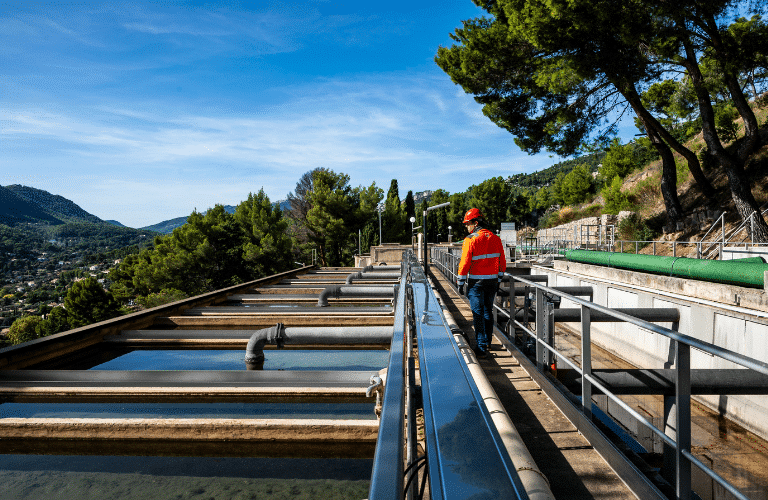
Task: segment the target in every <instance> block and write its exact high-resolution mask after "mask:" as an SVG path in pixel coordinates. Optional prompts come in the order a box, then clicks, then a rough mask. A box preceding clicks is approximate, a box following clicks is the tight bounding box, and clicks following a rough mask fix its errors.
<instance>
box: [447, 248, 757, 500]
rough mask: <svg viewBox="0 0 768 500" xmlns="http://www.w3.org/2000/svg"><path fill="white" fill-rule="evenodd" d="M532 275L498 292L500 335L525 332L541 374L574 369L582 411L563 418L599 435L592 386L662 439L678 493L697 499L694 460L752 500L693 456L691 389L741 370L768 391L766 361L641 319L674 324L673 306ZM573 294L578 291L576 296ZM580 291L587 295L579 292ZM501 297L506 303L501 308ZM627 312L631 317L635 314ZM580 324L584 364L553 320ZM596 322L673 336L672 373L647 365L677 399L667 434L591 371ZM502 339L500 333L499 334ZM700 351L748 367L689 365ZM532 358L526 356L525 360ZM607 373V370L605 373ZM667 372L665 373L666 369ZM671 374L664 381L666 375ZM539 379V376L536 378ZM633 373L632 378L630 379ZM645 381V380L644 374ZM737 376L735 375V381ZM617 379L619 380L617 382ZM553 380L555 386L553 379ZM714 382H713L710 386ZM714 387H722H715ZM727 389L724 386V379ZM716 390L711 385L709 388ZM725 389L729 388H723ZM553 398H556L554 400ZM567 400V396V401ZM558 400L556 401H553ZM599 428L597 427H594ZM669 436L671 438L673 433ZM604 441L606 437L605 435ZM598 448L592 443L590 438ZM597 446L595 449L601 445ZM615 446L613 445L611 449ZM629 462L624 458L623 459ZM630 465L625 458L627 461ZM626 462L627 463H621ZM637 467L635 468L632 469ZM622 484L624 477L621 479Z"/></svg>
mask: <svg viewBox="0 0 768 500" xmlns="http://www.w3.org/2000/svg"><path fill="white" fill-rule="evenodd" d="M435 251H436V254H435V257H434V258H433V263H434V264H435V267H436V268H437V269H439V270H440V272H441V273H443V274H444V275H445V276H446V277H447V278H448V279H451V280H453V281H452V282H453V283H455V280H454V278H453V277H454V273H452V271H451V268H449V267H448V266H447V265H446V264H445V263H446V262H447V263H452V262H453V260H452V259H451V258H447V259H445V260H444V259H443V257H441V256H439V255H437V254H438V253H440V249H435ZM528 278H530V279H527V278H526V277H524V276H512V275H509V274H505V277H504V283H503V286H502V289H501V290H502V293H501V294H500V295H504V296H506V298H508V300H502V301H499V298H498V297H497V299H496V300H497V304H496V306H495V307H496V313H497V314H499V315H502V316H505V317H506V318H507V321H506V322H505V323H506V326H505V328H504V329H505V332H504V333H505V335H506V337H502V338H500V340H501V341H502V343H504V344H505V345H506V346H507V347H508V348H511V349H514V347H512V342H510V337H511V338H512V341H514V335H515V330H517V331H519V332H521V333H522V335H523V336H526V337H527V338H529V339H530V340H531V341H533V342H535V351H536V352H535V361H536V368H537V369H538V372H539V373H541V374H543V373H544V372H547V371H549V370H550V367H551V365H552V362H553V361H554V360H555V359H556V360H557V363H558V364H560V366H562V365H567V366H568V367H569V368H571V369H572V370H574V371H575V373H577V374H578V379H577V380H578V382H579V383H580V386H581V387H580V389H581V398H580V408H578V412H579V415H573V414H568V412H566V411H565V410H564V409H563V407H562V406H561V405H560V404H558V406H560V407H561V410H563V411H564V412H565V413H566V415H567V416H568V417H569V419H571V421H572V422H574V420H577V421H578V422H574V424H576V426H577V427H578V428H579V430H580V431H582V433H583V434H584V435H585V437H587V439H590V441H592V439H591V438H590V436H596V435H597V434H595V433H594V432H592V431H590V432H585V431H586V427H585V424H588V425H589V426H590V427H594V426H592V424H591V423H592V417H593V404H592V392H593V389H594V388H597V389H598V390H600V391H601V392H602V393H603V394H604V395H606V396H607V397H608V398H609V399H610V400H611V401H613V402H614V403H615V404H616V405H618V406H619V407H620V408H622V409H623V410H624V411H626V412H627V413H628V414H629V415H631V416H632V417H633V418H634V419H636V420H637V421H638V422H639V423H641V424H642V425H643V426H645V427H647V428H648V429H649V430H650V431H651V432H652V433H653V434H655V435H656V436H658V437H659V438H660V439H661V440H662V442H663V443H664V445H665V452H667V450H668V454H670V455H672V457H671V458H672V459H673V461H672V464H673V467H674V474H673V475H674V477H673V478H672V482H673V483H674V484H673V486H674V490H675V495H676V498H679V499H685V500H688V499H691V498H694V493H693V491H692V487H691V472H692V468H691V466H692V465H695V466H696V467H698V468H699V469H700V470H701V471H702V472H703V473H704V474H706V475H707V476H709V477H710V478H711V479H712V480H714V481H715V482H717V483H718V484H719V485H720V486H722V487H723V488H724V489H725V490H726V491H728V492H729V493H730V494H732V495H733V496H734V497H735V498H738V499H741V500H749V499H748V497H747V496H745V495H744V494H743V493H742V492H740V491H739V490H738V489H737V488H736V487H735V486H734V485H733V484H731V483H730V482H728V481H727V480H725V479H724V478H723V477H722V476H720V475H719V474H718V473H716V472H715V471H714V470H712V469H711V468H710V467H708V466H707V465H705V464H704V463H703V462H702V461H701V460H699V459H698V458H696V457H695V456H694V455H693V454H692V453H691V394H692V387H694V388H697V387H700V386H702V385H706V383H704V384H702V383H701V382H700V380H702V378H703V379H704V380H710V381H712V380H714V379H716V378H717V377H726V378H730V377H733V376H734V373H730V374H728V373H727V372H738V378H739V379H740V380H742V381H746V385H748V386H749V387H751V388H753V389H750V390H753V391H754V392H748V393H750V394H766V388H767V387H768V364H766V363H764V362H762V361H758V360H756V359H753V358H750V357H748V356H744V355H742V354H739V353H736V352H733V351H729V350H727V349H723V348H721V347H718V346H716V345H714V344H710V343H708V342H703V341H701V340H698V339H696V338H693V337H690V336H688V335H683V334H680V333H678V332H676V331H674V330H672V329H670V328H666V327H663V326H660V325H657V324H654V323H651V322H650V321H648V320H646V319H642V317H645V318H650V319H651V320H654V321H659V322H672V323H673V324H674V323H675V322H676V321H677V319H676V318H678V317H679V315H677V314H676V309H672V310H670V309H635V310H620V309H610V308H607V307H604V306H601V305H598V304H595V303H594V302H591V301H589V300H585V299H582V298H580V297H578V296H576V295H579V294H580V293H579V292H583V291H579V290H577V289H579V288H584V287H554V288H553V287H548V286H545V285H542V284H541V283H539V282H537V281H541V280H538V279H536V278H537V277H536V276H529V277H528ZM568 292H574V293H573V294H571V293H568ZM581 295H584V294H583V293H581ZM516 296H522V298H523V301H522V304H517V303H516V302H517V301H516V300H515V297H516ZM499 302H500V303H501V305H499ZM563 302H568V303H569V305H570V304H575V305H576V306H577V308H576V309H573V308H569V309H563V308H559V307H558V306H559V305H560V304H561V303H563ZM630 312H631V313H632V314H630ZM556 321H564V322H577V323H579V324H580V330H581V360H582V362H581V366H578V365H577V364H575V363H574V362H573V361H572V360H571V359H570V358H569V357H568V356H567V355H565V354H563V353H561V352H559V351H558V350H557V349H556V348H555V342H554V339H555V335H554V330H555V322H556ZM595 321H601V322H604V321H622V322H627V323H630V324H633V325H635V326H637V327H640V328H642V329H644V330H647V331H649V332H652V333H655V334H658V335H662V336H664V337H666V338H668V339H669V340H670V342H671V343H672V347H673V349H674V359H675V363H674V366H673V367H672V369H670V370H642V371H643V372H645V374H650V375H652V376H653V377H655V378H656V379H657V380H659V379H664V381H663V382H662V383H661V385H664V383H666V384H667V385H668V386H671V387H666V388H665V389H664V390H665V391H667V392H668V393H671V397H670V398H669V401H670V402H672V403H673V410H674V411H673V412H672V413H671V414H672V415H675V416H674V422H672V424H673V426H674V431H673V432H671V433H670V432H669V429H667V432H666V433H665V431H664V430H662V429H659V428H657V427H656V426H654V425H653V424H652V423H651V422H650V421H649V420H648V419H647V418H646V417H644V416H643V415H641V414H640V413H638V412H637V411H636V410H635V409H633V408H632V407H630V406H629V405H628V404H626V403H625V402H624V401H622V400H621V399H620V398H619V397H618V396H617V394H616V393H615V391H612V390H611V387H610V385H611V384H610V383H609V382H608V380H611V377H610V375H611V374H610V373H608V372H609V370H605V371H603V370H596V371H593V369H592V342H591V338H590V330H591V325H592V323H593V322H595ZM497 337H498V335H497ZM692 348H693V349H698V350H699V351H702V352H704V353H707V354H709V355H712V356H716V357H719V358H721V359H723V360H726V361H729V362H731V363H734V364H736V365H739V366H740V367H743V368H746V369H747V370H744V369H743V368H741V369H737V370H692V369H691V349H692ZM526 361H527V360H526ZM692 371H693V372H694V373H695V374H696V375H697V376H698V375H700V377H697V380H698V382H697V384H698V386H697V385H694V386H692V379H691V374H692ZM603 372H605V373H603ZM665 372H666V373H665ZM702 372H717V373H712V374H711V376H710V377H709V378H708V379H707V377H706V375H710V374H707V373H702ZM665 377H666V379H665ZM534 378H536V377H534ZM630 378H635V377H630ZM646 378H647V377H646ZM731 379H732V378H731ZM614 380H615V379H614ZM539 381H541V382H544V383H546V379H545V377H541V378H539ZM550 385H551V384H550ZM710 385H712V384H710ZM714 385H717V384H714ZM721 386H722V384H721ZM707 390H708V391H711V390H712V389H711V388H710V389H707ZM722 390H725V391H726V392H723V394H727V388H724V389H722ZM739 390H740V391H741V392H740V394H745V392H744V387H740V388H739ZM706 393H707V394H713V392H706ZM553 399H554V398H553ZM561 401H562V402H564V401H566V399H562V400H561ZM555 402H556V403H557V402H558V401H555ZM592 430H595V429H592ZM670 434H672V435H670ZM603 438H604V437H603ZM592 444H593V446H596V445H595V443H592ZM596 448H597V446H596ZM599 451H601V454H603V456H604V457H606V459H608V460H609V462H610V459H609V458H608V457H607V456H606V454H607V455H609V456H610V455H611V453H603V451H602V450H599ZM613 451H616V450H613ZM623 459H624V460H626V459H625V458H623ZM627 464H628V462H627ZM611 466H612V467H614V470H617V473H619V475H622V472H620V471H619V470H623V471H626V472H628V473H631V474H635V475H636V477H635V478H634V483H633V484H634V486H630V487H631V488H632V489H633V491H634V492H635V494H637V495H638V496H639V497H640V498H644V499H645V498H659V499H663V498H667V497H666V495H664V494H663V493H662V492H661V491H660V490H659V488H658V487H657V486H656V485H655V484H653V483H651V481H650V480H649V479H647V478H645V476H644V475H643V474H642V473H641V472H639V471H638V470H637V469H635V468H633V467H631V466H630V467H629V468H628V467H626V466H619V467H617V465H616V464H615V463H611ZM622 467H623V468H622ZM630 469H632V470H630ZM622 478H623V479H625V481H626V480H627V479H626V478H625V477H623V476H622Z"/></svg>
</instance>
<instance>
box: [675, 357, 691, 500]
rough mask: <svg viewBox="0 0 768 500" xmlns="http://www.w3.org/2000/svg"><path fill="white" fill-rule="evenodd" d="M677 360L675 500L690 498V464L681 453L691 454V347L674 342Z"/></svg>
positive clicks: (687, 499)
mask: <svg viewBox="0 0 768 500" xmlns="http://www.w3.org/2000/svg"><path fill="white" fill-rule="evenodd" d="M675 349H676V351H677V356H676V357H677V360H676V363H675V375H676V380H675V389H676V394H675V407H676V409H677V416H676V422H675V424H676V427H677V433H676V434H677V436H676V439H675V441H676V443H677V450H676V453H675V476H676V477H675V483H676V490H677V498H678V499H680V500H689V499H690V498H691V462H690V460H688V458H687V457H685V456H683V451H685V452H687V453H690V452H691V347H690V346H689V345H687V344H683V343H682V342H675Z"/></svg>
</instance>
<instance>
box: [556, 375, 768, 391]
mask: <svg viewBox="0 0 768 500" xmlns="http://www.w3.org/2000/svg"><path fill="white" fill-rule="evenodd" d="M675 373H676V370H674V369H671V368H670V369H629V370H623V369H593V370H592V377H593V378H595V379H596V380H597V381H598V382H599V383H600V384H602V385H605V386H606V387H607V388H609V389H610V390H611V392H612V393H613V394H620V395H624V394H635V395H640V394H657V395H665V396H674V395H675ZM557 378H558V380H560V381H561V382H562V383H563V384H564V385H565V386H566V387H568V388H569V389H570V390H572V391H574V392H576V393H578V392H579V391H580V390H581V389H580V388H581V382H582V377H581V376H580V375H579V374H578V372H576V370H559V371H558V375H557ZM597 393H599V394H602V391H599V390H598V389H595V394H597ZM691 394H707V395H721V394H722V395H729V396H731V395H737V394H738V395H768V376H766V375H763V374H761V373H757V372H753V371H751V370H739V369H711V370H707V369H694V370H691Z"/></svg>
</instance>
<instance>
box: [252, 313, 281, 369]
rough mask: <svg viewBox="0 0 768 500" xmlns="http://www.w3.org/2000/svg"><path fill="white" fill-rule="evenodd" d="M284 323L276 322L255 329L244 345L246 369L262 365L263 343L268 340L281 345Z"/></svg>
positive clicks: (258, 367)
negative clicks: (267, 326)
mask: <svg viewBox="0 0 768 500" xmlns="http://www.w3.org/2000/svg"><path fill="white" fill-rule="evenodd" d="M283 331H285V325H283V324H282V323H278V324H276V325H275V326H272V327H269V328H262V329H261V330H256V331H255V332H253V335H251V338H250V339H249V340H248V345H247V346H246V347H245V367H246V368H247V369H248V370H260V369H261V368H262V367H263V366H264V345H265V344H266V343H267V342H269V343H270V344H271V343H276V344H277V346H278V347H282V341H281V339H282V335H283Z"/></svg>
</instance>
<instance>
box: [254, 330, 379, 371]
mask: <svg viewBox="0 0 768 500" xmlns="http://www.w3.org/2000/svg"><path fill="white" fill-rule="evenodd" d="M391 340H392V327H389V326H367V327H366V326H361V327H328V328H322V327H321V328H318V327H291V328H286V327H285V326H284V325H283V324H282V323H278V324H277V325H275V326H273V327H270V328H263V329H261V330H257V331H255V332H253V335H251V338H250V339H249V340H248V345H247V346H246V348H245V366H246V368H248V369H249V370H260V369H261V367H263V366H264V346H265V345H266V344H277V347H278V348H281V347H283V344H286V343H288V344H323V345H333V344H385V343H387V342H391Z"/></svg>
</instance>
